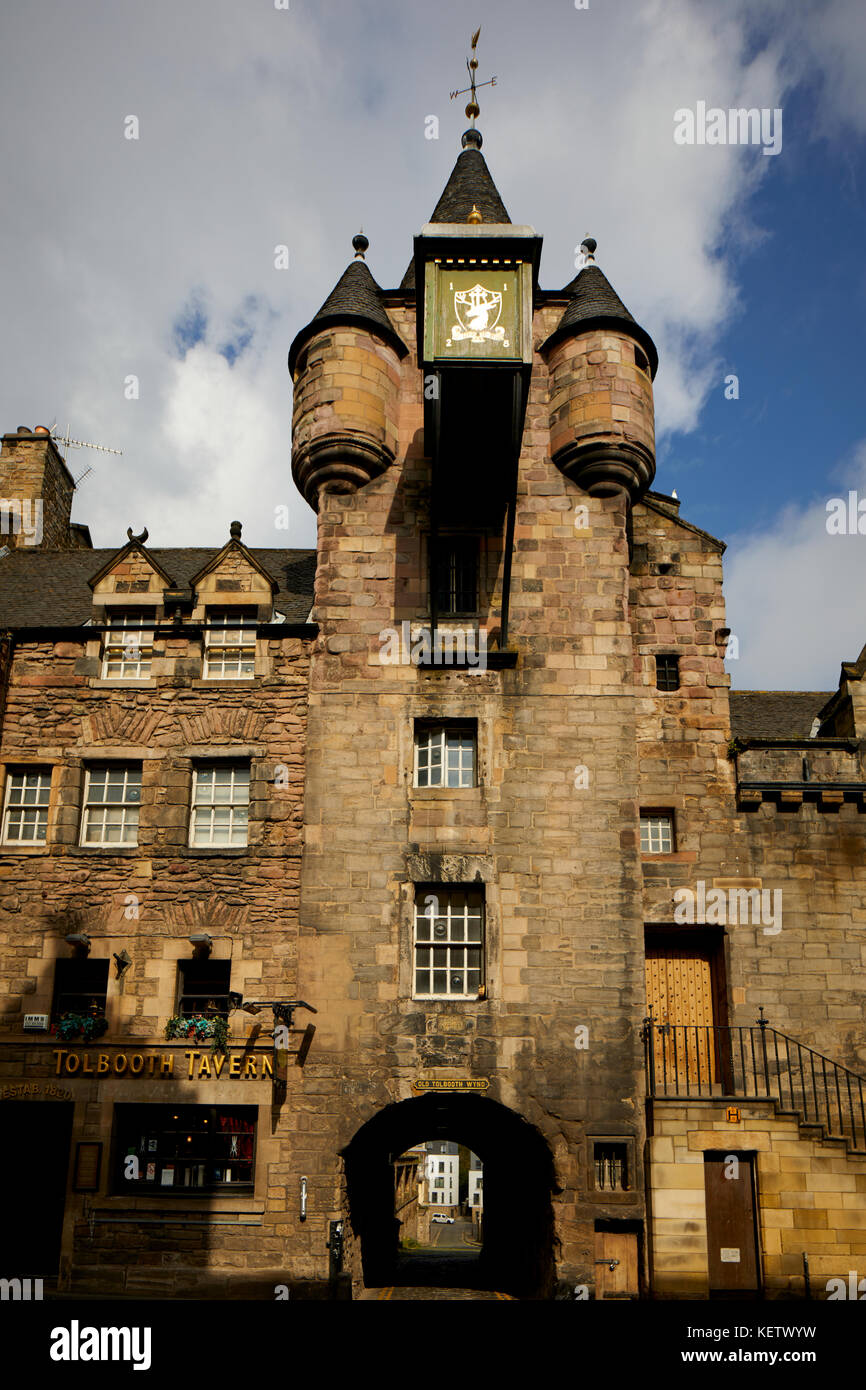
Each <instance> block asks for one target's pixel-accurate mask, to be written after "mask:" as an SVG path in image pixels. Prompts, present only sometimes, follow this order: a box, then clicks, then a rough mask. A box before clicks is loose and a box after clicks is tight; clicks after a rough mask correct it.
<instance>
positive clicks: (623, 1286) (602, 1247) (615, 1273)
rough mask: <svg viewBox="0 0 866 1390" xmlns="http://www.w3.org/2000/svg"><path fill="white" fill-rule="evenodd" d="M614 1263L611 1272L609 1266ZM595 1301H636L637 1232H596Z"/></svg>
mask: <svg viewBox="0 0 866 1390" xmlns="http://www.w3.org/2000/svg"><path fill="white" fill-rule="evenodd" d="M614 1261H616V1263H615V1264H614V1265H613V1269H611V1267H610V1266H611V1263H613V1262H614ZM595 1296H596V1298H637V1296H638V1277H637V1233H636V1232H635V1231H596V1233H595Z"/></svg>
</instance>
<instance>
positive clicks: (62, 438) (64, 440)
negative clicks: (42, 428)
mask: <svg viewBox="0 0 866 1390" xmlns="http://www.w3.org/2000/svg"><path fill="white" fill-rule="evenodd" d="M48 433H49V434H50V436H51V438H52V439H53V440H54V443H55V444H65V446H66V448H67V449H98V450H99V452H100V453H101V454H122V453H123V450H122V449H109V448H108V446H107V445H106V444H91V443H90V442H89V441H88V440H86V439H73V438H72V436H71V435H70V433H69V425H68V424H67V426H66V433H65V434H55V432H54V424H52V425H51V428H50V429H49V431H48ZM92 472H93V468H92V467H91V468H85V470H84V472H83V473H79V475H78V477H77V478H75V479H74V486H75V487H78V484H79V483H83V482H84V479H85V478H86V477H87V475H88V473H92Z"/></svg>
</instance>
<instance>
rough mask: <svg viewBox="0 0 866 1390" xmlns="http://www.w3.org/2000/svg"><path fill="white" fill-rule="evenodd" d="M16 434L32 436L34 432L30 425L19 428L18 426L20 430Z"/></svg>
mask: <svg viewBox="0 0 866 1390" xmlns="http://www.w3.org/2000/svg"><path fill="white" fill-rule="evenodd" d="M16 433H18V434H32V433H33V431H32V430H31V428H30V426H29V425H19V426H18V429H17V431H16Z"/></svg>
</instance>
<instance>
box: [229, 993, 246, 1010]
mask: <svg viewBox="0 0 866 1390" xmlns="http://www.w3.org/2000/svg"><path fill="white" fill-rule="evenodd" d="M243 1002H244V996H243V995H242V994H239V993H238V991H237V990H236V989H230V990H229V1008H230V1009H239V1008H240V1007H241V1005H242V1004H243Z"/></svg>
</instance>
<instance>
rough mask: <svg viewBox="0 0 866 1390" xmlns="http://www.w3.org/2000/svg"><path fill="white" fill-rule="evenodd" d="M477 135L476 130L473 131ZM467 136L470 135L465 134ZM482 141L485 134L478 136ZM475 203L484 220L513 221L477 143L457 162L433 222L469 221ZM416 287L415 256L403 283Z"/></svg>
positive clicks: (436, 207)
mask: <svg viewBox="0 0 866 1390" xmlns="http://www.w3.org/2000/svg"><path fill="white" fill-rule="evenodd" d="M472 134H473V136H476V132H474V131H473V132H472ZM468 135H469V132H468V131H467V136H468ZM464 138H466V137H464ZM476 138H477V140H478V141H479V142H480V139H481V137H480V136H477V137H476ZM473 205H474V206H475V207H477V209H478V211H479V212H480V213H481V219H482V221H483V222H510V221H511V218H510V217H509V216H508V212H507V210H506V207H505V204H504V203H503V201H502V199H501V198H500V196H499V189H498V188H497V187H496V184H495V183H494V182H493V178H492V175H491V173H490V170H489V169H488V167H487V161H486V160H485V158H484V155H483V154H482V153H481V151H480V150H479V149H478V148H477V146H476V145H475V144H467V146H466V148H465V149H464V150H462V151H461V152H460V154H459V155H458V156H457V163H456V164H455V165H454V168H453V169H452V170H451V175H450V177H449V179H448V182H447V183H446V185H445V187H444V189H443V190H442V196H441V197H440V199H439V202H438V203H437V204H436V206H435V208H434V209H433V214H432V216H431V218H430V221H431V222H468V221H469V214H470V212H471V211H472V208H473ZM414 288H415V258H414V256H413V257H412V260H411V261H410V262H409V267H408V269H407V271H406V274H405V275H404V276H403V279H402V280H401V282H400V289H401V290H412V289H414Z"/></svg>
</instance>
